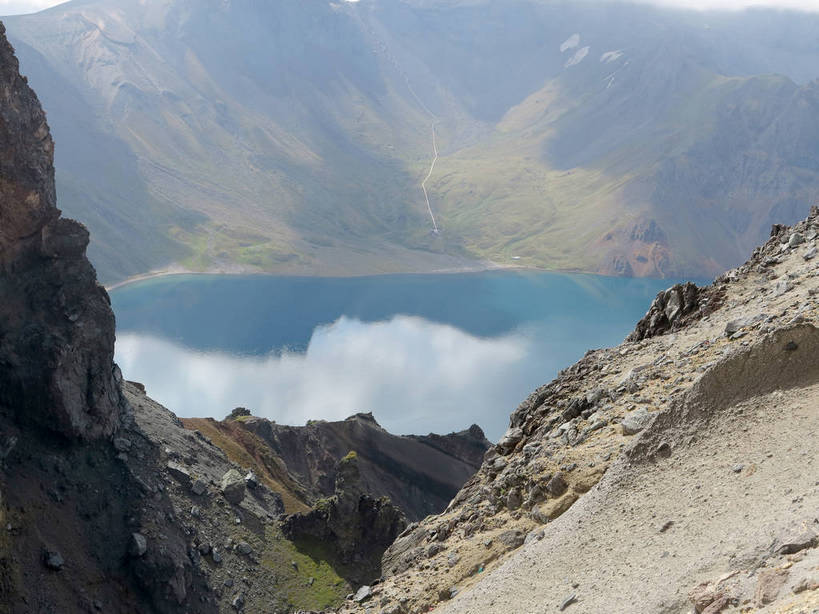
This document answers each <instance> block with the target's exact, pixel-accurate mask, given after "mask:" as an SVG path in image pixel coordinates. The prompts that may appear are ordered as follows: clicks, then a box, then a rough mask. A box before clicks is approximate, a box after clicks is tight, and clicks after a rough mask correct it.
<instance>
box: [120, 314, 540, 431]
mask: <svg viewBox="0 0 819 614" xmlns="http://www.w3.org/2000/svg"><path fill="white" fill-rule="evenodd" d="M534 346H535V344H534V342H533V341H532V338H531V337H530V336H529V335H525V334H524V333H522V332H515V333H511V334H508V335H504V336H501V337H495V338H482V337H477V336H473V335H470V334H469V333H466V332H463V331H461V330H459V329H457V328H455V327H453V326H449V325H445V324H438V323H433V322H429V321H427V320H425V319H423V318H420V317H412V316H396V317H393V318H392V319H390V320H388V321H383V322H375V323H365V322H361V321H359V320H356V319H351V318H347V317H341V318H340V319H339V320H337V321H336V322H334V323H333V324H330V325H326V326H320V327H317V328H316V329H315V331H314V332H313V335H312V337H311V339H310V342H309V345H308V347H307V350H306V351H305V352H304V353H295V352H285V353H282V354H281V355H269V356H266V357H244V356H236V355H231V354H227V353H222V352H197V351H194V350H190V349H187V348H185V347H182V346H180V345H177V344H174V343H172V342H170V341H167V340H163V339H159V338H157V337H153V336H149V335H144V334H135V333H124V334H120V335H119V336H118V339H117V347H116V359H117V362H118V363H119V365H120V367H121V368H122V371H123V373H124V374H125V377H127V378H128V379H132V380H137V381H143V382H149V383H150V384H149V386H148V394H149V395H150V396H151V397H153V398H155V399H156V400H158V401H160V402H161V403H163V404H164V405H166V406H167V407H169V408H170V409H172V410H173V411H174V412H175V413H177V414H178V415H180V416H216V417H221V416H224V415H226V414H227V413H229V411H230V410H231V409H232V408H233V407H236V406H240V405H241V406H245V407H248V408H249V409H251V410H252V411H253V413H254V414H255V415H259V416H264V417H266V418H270V419H273V420H276V421H277V422H280V423H285V424H304V423H305V422H306V421H307V420H308V419H315V418H322V419H327V420H337V419H344V418H346V417H347V416H349V415H351V414H353V413H355V412H358V411H365V412H366V411H372V412H373V413H374V415H375V417H376V419H377V420H378V421H379V423H380V424H381V425H382V426H384V427H385V428H386V429H388V430H390V431H392V432H396V433H418V432H421V433H424V432H429V431H435V432H450V431H453V430H460V429H463V428H466V427H468V426H469V425H470V424H471V423H473V422H477V423H478V424H480V425H481V426H482V427H483V428H484V429H485V430H486V433H487V436H488V437H489V438H490V439H497V438H498V437H499V436H500V435H501V434H502V433H503V431H504V430H505V428H506V426H507V424H508V417H509V413H510V412H511V411H512V410H513V409H514V408H515V407H516V406H517V404H518V403H519V402H520V401H521V400H522V396H521V390H528V389H530V388H531V386H532V382H537V383H542V381H541V380H542V378H543V375H544V374H543V370H542V368H543V365H542V364H541V361H540V360H537V359H533V351H534V349H535V347H534Z"/></svg>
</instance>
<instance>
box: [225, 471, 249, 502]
mask: <svg viewBox="0 0 819 614" xmlns="http://www.w3.org/2000/svg"><path fill="white" fill-rule="evenodd" d="M221 490H222V494H223V495H224V497H225V499H227V500H228V501H230V502H231V503H233V504H234V505H238V504H239V503H241V502H242V499H244V498H245V479H244V478H243V477H242V474H241V473H239V472H238V471H236V470H235V469H230V470H228V471H227V472H226V473H225V475H223V476H222V483H221Z"/></svg>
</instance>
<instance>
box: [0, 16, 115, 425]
mask: <svg viewBox="0 0 819 614" xmlns="http://www.w3.org/2000/svg"><path fill="white" fill-rule="evenodd" d="M0 148H1V149H2V151H0V403H2V404H4V405H6V406H7V407H12V408H14V410H15V412H16V414H17V416H18V418H19V419H21V420H25V421H31V422H35V423H37V424H39V425H41V426H43V427H46V428H49V429H51V430H53V431H54V432H57V433H60V434H63V435H66V436H68V437H71V438H85V439H93V438H98V437H103V436H106V435H110V434H111V433H112V432H113V431H114V430H115V429H116V428H117V426H118V425H119V424H120V421H121V418H122V413H123V409H124V403H123V400H122V395H121V394H120V391H119V385H118V382H117V371H116V369H115V367H114V365H113V355H114V314H113V312H112V311H111V306H110V301H109V299H108V295H107V293H106V292H105V289H103V288H102V286H100V285H99V284H97V280H96V274H95V272H94V268H93V267H92V266H91V264H90V263H89V262H88V259H87V258H86V256H85V249H86V247H87V246H88V231H87V230H86V229H85V227H84V226H83V225H82V224H79V223H78V222H75V221H73V220H69V219H64V218H61V217H60V211H59V209H57V206H56V193H55V187H54V165H53V160H54V143H53V142H52V140H51V135H50V134H49V129H48V124H47V123H46V117H45V113H43V110H42V109H41V107H40V103H39V102H38V100H37V96H36V95H35V94H34V92H33V91H32V90H31V88H30V87H29V86H28V83H27V81H26V79H25V78H24V77H22V76H21V75H20V73H19V70H18V64H17V58H16V57H15V56H14V51H13V49H12V48H11V45H9V43H8V41H7V40H6V38H5V28H4V27H3V26H2V24H0Z"/></svg>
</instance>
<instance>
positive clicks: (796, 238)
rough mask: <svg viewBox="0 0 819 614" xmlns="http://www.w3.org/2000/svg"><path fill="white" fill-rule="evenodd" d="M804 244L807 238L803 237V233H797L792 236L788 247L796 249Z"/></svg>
mask: <svg viewBox="0 0 819 614" xmlns="http://www.w3.org/2000/svg"><path fill="white" fill-rule="evenodd" d="M804 242H805V237H803V236H802V234H801V233H799V232H795V233H793V234H792V235H791V236H790V239H788V247H796V246H797V245H801V244H802V243H804Z"/></svg>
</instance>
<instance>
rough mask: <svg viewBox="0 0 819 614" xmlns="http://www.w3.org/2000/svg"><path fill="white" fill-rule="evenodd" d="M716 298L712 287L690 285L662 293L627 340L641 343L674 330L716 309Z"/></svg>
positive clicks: (679, 286) (680, 285)
mask: <svg viewBox="0 0 819 614" xmlns="http://www.w3.org/2000/svg"><path fill="white" fill-rule="evenodd" d="M719 306H720V302H719V297H718V296H717V295H716V293H715V291H714V289H713V288H712V287H708V288H699V287H697V286H696V285H695V284H692V283H691V282H686V283H684V284H677V285H676V286H672V287H671V288H668V289H667V290H663V291H662V292H660V293H659V294H657V297H656V298H655V299H654V301H653V302H652V303H651V307H649V310H648V312H647V313H646V315H645V316H643V319H642V320H640V321H639V322H638V323H637V327H636V328H635V329H634V332H632V333H631V334H630V335H629V336H628V339H627V340H628V341H641V340H643V339H648V338H650V337H654V336H656V335H662V334H663V333H666V332H668V331H670V330H675V329H676V328H679V327H681V326H684V325H685V322H686V321H691V320H692V319H696V318H697V317H702V316H704V315H707V314H708V313H710V312H712V311H714V310H716V309H718V308H719Z"/></svg>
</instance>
